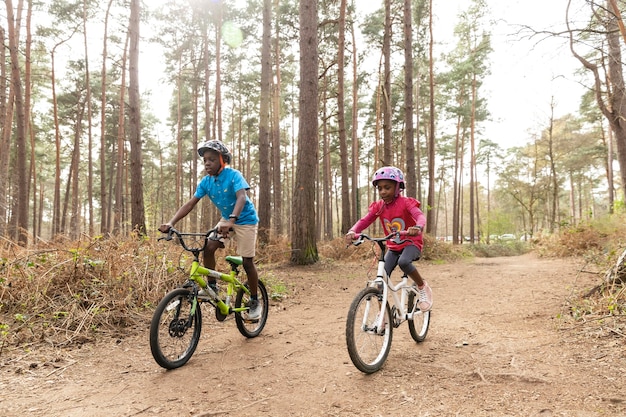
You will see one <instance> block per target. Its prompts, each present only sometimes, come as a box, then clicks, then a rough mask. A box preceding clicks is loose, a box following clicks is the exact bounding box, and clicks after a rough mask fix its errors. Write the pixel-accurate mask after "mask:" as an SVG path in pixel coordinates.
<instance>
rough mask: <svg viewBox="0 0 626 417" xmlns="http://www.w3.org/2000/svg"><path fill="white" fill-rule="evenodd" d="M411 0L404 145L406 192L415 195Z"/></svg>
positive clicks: (406, 22)
mask: <svg viewBox="0 0 626 417" xmlns="http://www.w3.org/2000/svg"><path fill="white" fill-rule="evenodd" d="M411 3H412V0H404V19H403V22H404V31H403V33H404V146H405V148H406V180H407V181H406V194H407V196H409V197H413V198H415V197H417V175H416V173H415V134H414V130H413V24H412V23H413V13H412V8H411Z"/></svg>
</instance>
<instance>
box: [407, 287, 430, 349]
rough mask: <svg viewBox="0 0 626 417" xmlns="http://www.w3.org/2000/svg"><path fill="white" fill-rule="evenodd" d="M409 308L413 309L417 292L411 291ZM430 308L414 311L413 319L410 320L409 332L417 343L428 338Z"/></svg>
mask: <svg viewBox="0 0 626 417" xmlns="http://www.w3.org/2000/svg"><path fill="white" fill-rule="evenodd" d="M407 304H408V306H407V307H408V309H409V311H411V310H412V309H413V305H414V304H415V293H414V292H413V291H411V292H410V293H409V298H408V303H407ZM430 313H431V312H430V310H429V311H420V310H419V308H417V309H416V310H415V313H413V320H409V332H410V333H411V337H412V338H413V340H415V341H416V342H417V343H420V342H423V341H424V339H426V334H427V333H428V326H429V325H430Z"/></svg>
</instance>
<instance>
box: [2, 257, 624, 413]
mask: <svg viewBox="0 0 626 417" xmlns="http://www.w3.org/2000/svg"><path fill="white" fill-rule="evenodd" d="M371 266H372V265H371V264H369V263H367V262H363V263H357V262H348V263H344V262H338V261H335V262H332V263H327V262H320V263H318V264H316V265H313V266H309V267H292V266H289V265H283V266H280V267H278V268H276V269H275V270H273V271H272V273H273V274H275V275H277V276H279V277H280V279H281V280H282V281H283V282H284V283H285V284H286V285H287V294H286V296H285V297H284V298H283V299H282V300H281V301H280V302H273V303H272V305H271V308H270V316H269V319H268V322H267V325H266V327H265V329H264V330H263V332H262V334H261V335H260V336H259V337H257V338H254V339H246V338H244V337H243V336H241V335H240V334H239V332H238V331H237V328H236V326H235V323H234V321H233V320H227V321H225V322H223V323H216V322H215V320H214V319H211V318H210V314H209V313H210V312H209V310H208V309H205V310H204V314H205V323H204V326H203V334H202V339H201V341H200V344H199V346H198V349H197V350H196V352H195V354H194V356H193V357H192V358H191V360H190V361H189V362H188V363H187V365H185V366H184V367H182V368H180V369H177V370H173V371H166V370H164V369H162V368H160V367H159V366H158V365H157V364H156V363H155V362H154V360H153V359H152V356H151V354H150V347H149V345H148V326H149V321H150V317H145V319H144V320H143V321H142V325H141V326H138V327H137V328H133V329H126V330H125V331H124V333H123V334H119V335H118V337H114V338H113V337H101V338H98V339H97V340H96V341H95V342H90V343H85V344H83V345H81V346H77V345H75V346H73V347H71V348H54V347H51V346H48V345H45V344H41V345H30V346H27V347H24V346H22V347H21V348H20V349H17V348H12V349H10V350H8V351H7V350H6V349H5V352H3V355H2V357H0V365H1V368H0V370H1V371H0V372H1V374H0V375H1V376H0V393H1V395H0V415H2V416H7V417H9V416H23V415H29V416H46V417H50V416H64V417H68V416H107V417H110V416H140V417H143V416H222V415H223V416H235V415H236V416H259V415H266V416H423V417H426V416H468V417H469V416H472V417H476V416H494V417H496V416H497V417H502V416H542V417H545V416H580V417H582V416H626V344H625V341H624V338H621V337H619V336H618V335H615V334H611V332H606V331H602V330H601V326H598V323H594V325H593V326H589V327H588V324H584V323H581V322H575V321H572V320H565V319H563V317H568V316H569V314H570V309H569V303H568V302H567V300H568V299H570V297H573V296H574V295H575V294H578V293H583V292H585V291H588V290H589V289H590V288H592V287H593V286H594V285H596V284H597V283H598V277H597V276H595V275H593V274H585V273H580V269H581V266H580V265H577V264H576V260H575V259H544V258H538V257H537V256H535V255H533V254H526V255H522V256H514V257H499V258H474V259H471V260H466V261H458V262H452V263H447V264H435V263H427V262H420V263H418V266H419V268H420V270H421V272H422V274H423V276H424V277H425V278H426V279H427V280H428V281H429V283H430V285H431V287H432V289H433V294H434V300H435V302H434V307H433V312H432V318H431V326H430V330H429V333H428V336H427V338H426V340H425V341H424V342H423V343H421V344H416V343H415V342H413V339H412V338H411V336H410V334H409V331H408V327H407V325H406V323H404V324H402V325H401V326H400V327H398V328H396V329H394V337H393V344H392V346H391V353H390V354H389V357H388V358H387V361H386V363H385V365H384V367H383V368H382V369H381V370H380V371H379V372H377V373H375V374H372V375H365V374H362V373H361V372H360V371H358V370H357V369H356V368H355V367H354V366H353V365H352V362H351V361H350V358H349V356H348V352H347V349H346V343H345V320H346V313H347V310H348V306H349V305H350V302H351V300H352V298H353V297H354V296H355V295H356V293H357V292H358V291H359V290H360V289H361V288H362V287H363V286H364V284H365V281H366V278H365V277H366V276H367V274H368V273H369V272H370V269H371ZM599 329H600V330H599Z"/></svg>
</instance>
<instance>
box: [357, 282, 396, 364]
mask: <svg viewBox="0 0 626 417" xmlns="http://www.w3.org/2000/svg"><path fill="white" fill-rule="evenodd" d="M381 306H382V302H381V301H380V299H379V293H378V290H377V289H376V288H372V287H367V288H364V289H363V290H361V292H359V293H358V294H357V296H356V297H355V298H354V300H353V301H352V304H351V305H350V309H349V310H348V319H347V321H346V343H347V345H348V354H349V355H350V359H351V360H352V363H353V364H354V366H356V367H357V368H358V369H359V370H360V371H361V372H364V373H366V374H371V373H374V372H376V371H378V370H379V369H380V368H381V367H382V366H383V364H384V363H385V360H386V359H387V356H388V355H389V350H390V349H391V340H392V336H393V326H392V324H391V309H390V307H389V304H388V303H386V304H385V309H384V310H383V311H381ZM381 313H382V314H384V319H383V323H384V328H383V329H382V331H379V329H378V328H377V327H376V322H377V320H378V317H379V315H380V314H381Z"/></svg>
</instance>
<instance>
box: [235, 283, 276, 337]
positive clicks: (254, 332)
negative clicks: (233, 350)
mask: <svg viewBox="0 0 626 417" xmlns="http://www.w3.org/2000/svg"><path fill="white" fill-rule="evenodd" d="M245 286H246V287H248V283H247V282H246V284H245ZM257 295H258V298H259V303H260V304H261V317H259V319H258V320H249V319H248V313H247V311H243V312H238V313H235V322H236V323H237V329H239V333H241V334H242V335H243V336H245V337H247V338H249V339H250V338H253V337H257V336H258V335H259V334H261V331H263V328H264V327H265V323H266V322H267V316H268V313H269V305H270V304H269V297H268V295H267V289H266V288H265V284H263V282H261V280H259V284H258V286H257ZM249 302H250V296H249V295H248V294H247V293H246V292H245V291H244V290H243V289H240V290H239V291H237V297H236V298H235V308H240V307H242V306H246V305H248V303H249Z"/></svg>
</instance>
